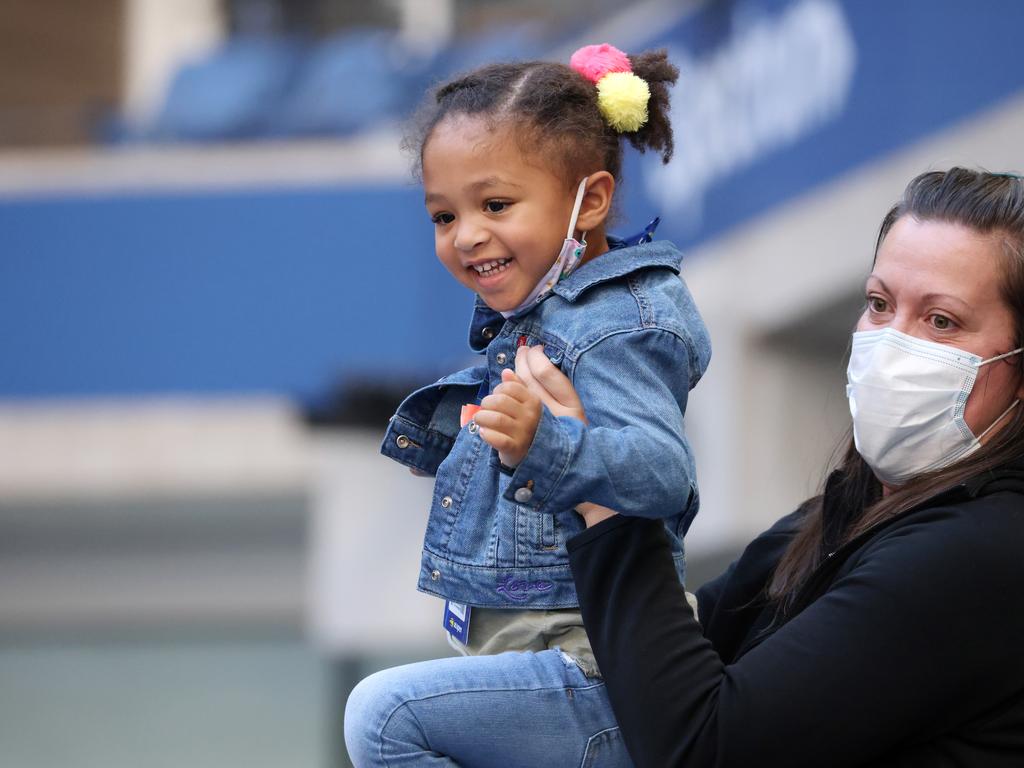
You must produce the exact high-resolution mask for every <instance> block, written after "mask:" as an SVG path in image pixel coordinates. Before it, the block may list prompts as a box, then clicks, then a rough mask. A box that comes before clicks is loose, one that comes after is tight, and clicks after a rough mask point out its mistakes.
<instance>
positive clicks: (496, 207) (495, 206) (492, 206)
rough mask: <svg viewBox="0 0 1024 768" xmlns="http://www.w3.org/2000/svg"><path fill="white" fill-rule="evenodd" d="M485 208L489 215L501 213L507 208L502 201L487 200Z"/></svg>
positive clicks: (506, 204)
mask: <svg viewBox="0 0 1024 768" xmlns="http://www.w3.org/2000/svg"><path fill="white" fill-rule="evenodd" d="M485 207H486V208H487V210H488V211H489V212H491V213H501V212H502V211H504V210H505V209H506V208H507V207H508V203H506V202H505V201H504V200H488V201H487V203H486V204H485Z"/></svg>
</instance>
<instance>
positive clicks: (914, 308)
mask: <svg viewBox="0 0 1024 768" xmlns="http://www.w3.org/2000/svg"><path fill="white" fill-rule="evenodd" d="M1004 258H1005V256H1004V254H1003V250H1002V240H1001V238H1000V237H999V236H997V235H992V234H981V233H978V232H976V231H974V230H972V229H970V228H968V227H964V226H962V225H959V224H951V223H947V222H941V221H918V220H917V219H915V218H914V217H913V216H903V217H901V218H900V219H899V220H897V222H896V223H895V224H894V225H893V227H892V229H891V230H889V233H888V234H887V235H886V237H885V240H884V241H883V242H882V245H881V246H880V247H879V249H878V257H877V258H876V259H875V266H874V269H873V270H872V272H871V275H870V276H869V277H868V281H867V286H866V292H867V294H866V295H867V306H866V307H865V309H864V314H863V315H861V318H860V320H859V321H858V323H857V330H858V331H873V330H880V329H882V328H893V329H895V330H897V331H900V332H902V333H905V334H907V335H909V336H915V337H917V338H920V339H927V340H928V341H934V342H938V343H940V344H949V345H950V346H953V347H957V348H958V349H962V350H964V351H966V352H973V353H974V354H976V355H979V356H980V357H982V358H984V359H987V358H990V357H995V356H996V355H1001V354H1003V353H1004V352H1009V351H1010V350H1012V349H1014V348H1015V346H1014V322H1013V315H1012V313H1011V312H1010V309H1009V308H1008V307H1007V306H1006V304H1005V302H1004V301H1003V297H1002V295H1001V293H1000V286H1001V284H1002V281H1003V280H1004V279H1005V278H1004V276H1003V267H1002V264H1003V259H1004ZM1014 399H1024V382H1022V381H1021V375H1020V359H1019V357H1017V356H1013V357H1009V358H1006V359H1004V360H997V361H995V362H993V363H989V364H988V365H985V366H982V367H981V369H980V370H979V371H978V378H977V380H976V381H975V383H974V388H973V389H972V390H971V394H970V397H968V399H967V405H966V407H965V409H964V421H965V422H966V423H967V426H968V427H970V428H971V431H972V432H973V433H974V434H975V435H980V434H981V433H982V432H984V431H985V429H987V428H988V427H989V426H990V425H991V424H993V423H994V422H995V421H996V419H998V418H999V416H1000V414H1001V413H1003V411H1005V410H1006V408H1007V407H1009V405H1010V404H1011V403H1012V402H1013V401H1014ZM1005 423H1006V422H1005V421H1004V422H1003V424H1005ZM1003 424H1000V425H997V426H996V427H995V428H994V429H993V430H992V432H989V433H988V435H986V436H985V438H984V439H983V441H984V440H987V439H988V438H989V437H991V436H992V434H994V432H996V431H997V430H998V429H999V428H1000V427H1001V426H1002V425H1003Z"/></svg>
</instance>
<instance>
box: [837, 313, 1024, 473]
mask: <svg viewBox="0 0 1024 768" xmlns="http://www.w3.org/2000/svg"><path fill="white" fill-rule="evenodd" d="M1022 350H1024V347H1022V348H1020V349H1015V350H1013V351H1011V352H1007V353H1006V354H1003V355H998V356H996V357H991V358H989V359H988V360H982V359H981V357H979V356H978V355H975V354H971V353H970V352H965V351H963V350H962V349H957V348H956V347H951V346H949V345H946V344H938V343H936V342H933V341H925V340H924V339H917V338H914V337H913V336H908V335H906V334H905V333H900V332H899V331H897V330H894V329H892V328H885V329H883V330H880V331H858V332H856V333H854V334H853V351H852V353H851V354H850V365H849V367H848V368H847V372H846V377H847V385H846V396H847V398H849V401H850V413H851V415H852V416H853V439H854V442H855V443H856V446H857V452H858V453H860V455H861V456H862V457H863V458H864V461H866V462H867V464H868V466H869V467H871V469H872V470H873V471H874V473H875V476H876V477H877V478H878V479H879V480H881V481H882V482H883V483H885V484H886V485H893V486H895V485H901V484H902V483H905V482H906V481H907V480H909V479H910V478H912V477H914V476H916V475H919V474H922V473H924V472H930V471H933V470H937V469H941V468H942V467H946V466H949V465H950V464H952V463H953V462H955V461H958V460H959V459H962V458H964V457H965V456H967V455H969V454H971V453H973V452H974V451H976V450H977V449H978V447H979V446H980V445H981V442H980V439H981V438H982V437H984V436H985V435H986V434H987V433H988V432H989V430H991V429H992V427H994V426H995V425H996V424H998V423H999V422H1000V421H1001V420H1002V418H1003V417H1004V416H1006V414H1008V413H1009V412H1010V411H1011V410H1012V409H1013V408H1014V407H1015V406H1016V405H1017V402H1018V401H1017V400H1014V401H1013V403H1011V404H1010V407H1009V408H1007V409H1006V410H1005V411H1003V413H1002V414H1001V415H1000V416H999V418H997V419H996V420H995V421H994V422H992V424H990V425H989V426H988V427H987V428H986V429H985V431H984V432H982V433H981V434H980V435H978V436H977V437H975V436H974V433H973V432H971V430H970V428H969V427H968V426H967V423H966V422H965V421H964V406H965V405H966V404H967V397H968V395H970V394H971V389H972V388H973V387H974V382H975V379H977V377H978V369H979V368H980V367H981V366H983V365H988V364H989V363H992V362H995V361H996V360H1002V359H1003V358H1004V357H1010V356H1011V355H1016V354H1018V353H1019V352H1021V351H1022Z"/></svg>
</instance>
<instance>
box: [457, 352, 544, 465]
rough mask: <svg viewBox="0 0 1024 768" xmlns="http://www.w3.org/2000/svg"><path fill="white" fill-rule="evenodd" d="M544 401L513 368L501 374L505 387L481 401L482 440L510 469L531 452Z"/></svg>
mask: <svg viewBox="0 0 1024 768" xmlns="http://www.w3.org/2000/svg"><path fill="white" fill-rule="evenodd" d="M542 407H543V406H541V402H540V398H539V397H537V395H535V394H533V392H531V391H530V390H529V389H527V388H526V385H525V384H524V383H523V382H522V381H521V380H520V379H519V377H518V376H516V375H515V373H513V372H512V371H511V370H510V369H508V368H506V369H505V370H503V371H502V372H501V384H499V385H498V386H496V387H495V388H494V391H493V392H492V393H491V394H489V395H488V396H487V397H485V398H484V399H483V400H481V401H480V410H479V411H477V413H476V415H475V416H474V417H473V421H475V422H476V423H477V426H478V427H480V437H481V438H483V440H484V442H485V443H487V444H488V445H489V446H491V447H492V448H494V449H495V450H496V451H497V452H498V459H499V460H500V461H501V463H502V464H504V465H505V466H506V467H515V466H518V465H519V462H521V461H522V460H523V458H524V457H525V456H526V453H527V451H529V450H530V444H531V443H532V442H533V438H534V435H536V434H537V425H538V424H539V423H540V414H541V408H542Z"/></svg>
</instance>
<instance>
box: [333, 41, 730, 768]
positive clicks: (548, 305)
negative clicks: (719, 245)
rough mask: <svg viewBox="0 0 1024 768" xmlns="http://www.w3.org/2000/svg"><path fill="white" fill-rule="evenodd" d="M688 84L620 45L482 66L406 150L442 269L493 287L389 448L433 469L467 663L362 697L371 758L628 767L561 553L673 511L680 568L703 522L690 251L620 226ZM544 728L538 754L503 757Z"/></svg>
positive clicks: (362, 731) (441, 562) (442, 570)
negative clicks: (564, 384) (698, 520)
mask: <svg viewBox="0 0 1024 768" xmlns="http://www.w3.org/2000/svg"><path fill="white" fill-rule="evenodd" d="M677 75H678V71H677V70H676V68H675V67H674V66H672V65H671V64H670V63H669V62H668V60H667V58H666V55H665V53H664V51H657V52H648V53H644V54H640V55H637V56H627V55H626V54H624V53H622V52H621V51H619V50H617V49H615V48H613V47H612V46H610V45H600V46H587V47H586V48H582V49H580V50H579V51H577V52H576V53H575V54H574V55H573V57H572V59H571V62H570V66H565V65H563V64H557V63H548V62H528V63H513V64H496V65H490V66H485V67H482V68H480V69H478V70H475V71H473V72H471V73H469V74H467V75H465V76H463V77H459V78H457V79H455V80H453V81H451V82H449V83H447V84H446V85H443V86H441V87H440V88H439V89H437V91H436V92H435V94H434V98H433V99H432V100H431V101H430V103H428V105H427V107H426V108H425V111H424V112H423V113H421V115H420V121H419V123H418V126H419V129H418V132H417V134H416V135H415V136H414V137H412V138H411V139H410V140H409V141H408V144H409V145H410V146H411V147H412V148H413V149H415V150H418V156H419V159H420V170H421V173H422V180H423V187H424V192H425V202H426V208H427V212H428V214H429V216H430V217H431V219H432V221H433V222H434V232H435V248H436V251H437V256H438V258H439V259H440V260H441V262H442V263H443V264H444V266H445V267H446V268H447V269H448V270H449V271H450V272H451V273H452V275H453V276H454V277H455V279H456V280H458V281H459V282H460V283H462V284H463V285H465V286H466V287H467V288H469V289H470V290H471V291H473V292H474V293H475V294H476V295H477V300H476V305H475V309H474V314H473V318H472V322H471V324H470V330H469V343H470V346H471V347H472V349H473V350H474V351H476V352H479V353H481V354H482V355H484V356H485V361H484V362H483V363H482V364H481V365H478V366H476V367H473V368H469V369H466V370H463V371H459V372H457V373H454V374H451V375H450V376H446V377H444V378H442V379H441V380H440V381H438V382H436V383H435V384H432V385H430V386H428V387H425V388H423V389H420V390H418V391H416V392H414V393H413V394H411V395H410V396H409V397H408V398H406V400H405V401H404V402H403V403H402V404H401V405H400V407H399V408H398V411H397V413H396V414H395V415H394V416H393V417H392V419H391V422H390V424H389V427H388V430H387V434H386V435H385V438H384V442H383V445H382V452H383V453H384V454H385V455H387V456H389V457H391V458H393V459H395V460H397V461H399V462H401V463H403V464H406V465H407V466H409V467H410V468H411V469H412V470H413V471H415V472H417V473H423V474H428V475H434V476H435V478H436V479H435V484H434V495H433V503H432V505H431V510H430V517H429V521H428V524H427V531H426V536H425V541H424V548H423V558H422V565H421V571H420V577H419V588H420V589H421V590H422V591H425V592H429V593H431V594H435V595H437V596H439V597H442V598H445V600H446V601H447V602H446V607H445V615H444V625H445V628H446V630H447V631H448V633H449V635H450V638H451V642H453V644H454V645H455V646H456V647H457V648H458V649H459V650H460V651H461V652H463V653H464V654H466V655H468V656H470V658H455V659H442V660H438V661H434V662H426V663H424V664H419V665H410V666H407V667H400V668H397V669H393V670H387V671H385V672H382V673H378V674H377V675H374V676H372V677H370V678H368V679H367V680H364V681H363V682H362V683H360V685H359V686H358V687H357V689H356V691H354V692H353V694H352V696H351V697H350V699H349V703H348V706H347V710H346V721H345V730H346V741H347V743H348V748H349V752H350V755H351V757H352V759H353V760H354V762H355V764H356V765H357V766H359V768H362V766H368V765H396V764H399V763H401V764H407V762H402V760H403V759H404V760H405V761H408V762H411V763H414V764H419V763H418V762H416V760H417V758H416V756H417V755H419V757H420V758H422V759H423V760H424V764H445V765H451V764H453V763H452V762H451V761H452V760H454V761H455V764H459V765H474V766H476V765H486V764H492V763H493V764H495V765H501V766H506V767H507V766H512V765H520V764H521V765H529V766H534V767H536V766H540V765H559V766H561V765H577V764H581V760H582V759H583V758H584V755H585V754H587V753H588V750H594V749H596V748H597V746H596V745H597V744H598V743H600V744H601V749H602V750H605V751H607V750H609V749H611V750H613V752H614V750H615V749H618V750H620V751H621V756H622V760H623V761H624V762H623V763H622V764H627V765H628V764H629V763H628V757H626V756H625V752H624V748H623V747H622V746H621V744H619V745H617V746H612V745H611V744H610V743H609V742H613V741H615V740H616V739H617V729H616V727H615V723H614V718H613V716H612V714H611V709H610V706H609V705H608V703H607V699H606V697H605V696H604V692H603V685H601V683H600V679H599V672H598V670H597V668H596V664H595V662H594V658H593V653H592V652H591V650H590V645H589V642H588V640H587V636H586V632H585V631H584V629H583V622H582V619H581V617H580V614H579V611H578V608H577V603H576V595H575V590H574V587H573V581H572V576H571V574H570V571H569V566H568V557H567V553H566V547H565V543H566V541H567V540H568V539H569V538H571V537H572V536H573V535H575V534H576V533H578V532H579V531H581V530H582V529H583V527H584V524H583V521H582V520H581V518H580V517H579V515H578V514H577V513H576V512H574V511H573V510H574V508H576V507H577V506H578V505H580V504H581V503H583V502H592V503H595V504H599V505H603V506H606V507H610V508H612V509H614V510H616V511H618V512H620V513H622V514H626V515H640V516H645V517H657V518H661V519H663V520H664V522H665V527H666V530H667V533H668V535H669V537H670V539H671V541H672V543H673V547H674V550H675V554H676V564H677V569H678V572H679V577H680V579H682V577H683V570H684V566H683V545H682V536H683V534H684V533H685V532H686V530H687V528H688V526H689V524H690V522H691V520H692V519H693V516H694V514H696V511H697V489H696V483H695V475H694V462H693V458H692V455H691V451H690V448H689V445H688V443H687V440H686V437H685V436H684V434H683V414H684V411H685V408H686V400H687V396H688V392H689V390H690V389H691V388H692V387H693V386H694V385H695V384H696V382H697V380H698V379H699V378H700V376H701V375H702V374H703V372H704V370H705V368H706V367H707V364H708V359H709V356H710V344H709V340H708V336H707V331H706V329H705V327H704V324H703V322H702V320H701V318H700V316H699V314H698V313H697V310H696V307H695V306H694V303H693V300H692V298H691V297H690V294H689V292H688V291H687V289H686V287H685V285H684V283H683V282H682V280H680V278H679V276H678V272H679V265H680V261H681V258H682V257H681V254H680V253H679V251H678V250H676V248H675V247H674V246H672V245H671V244H670V243H667V242H650V239H651V233H652V231H653V224H654V223H652V226H651V227H649V228H648V230H647V231H646V232H645V233H643V234H642V235H640V236H636V237H634V238H631V239H628V240H621V239H618V238H615V237H614V236H612V235H610V234H607V233H606V229H605V226H606V222H607V219H608V217H609V213H610V211H611V210H612V203H613V196H614V191H615V187H616V184H617V183H618V182H619V175H620V168H621V163H622V144H621V140H622V139H623V138H625V139H627V140H628V141H629V142H630V143H631V144H632V145H633V146H634V147H636V148H637V149H639V150H640V151H644V150H647V149H653V150H656V151H658V152H660V153H661V155H662V158H663V160H664V162H668V160H669V158H670V157H671V154H672V147H673V145H672V131H671V127H670V125H669V120H668V85H670V84H672V83H674V82H675V80H676V77H677ZM655 223H656V222H655ZM538 348H543V352H544V354H545V355H546V356H547V357H548V359H550V360H551V362H553V363H554V364H556V365H557V366H558V367H559V368H560V369H561V370H562V372H563V373H565V375H566V376H568V378H569V379H570V380H571V381H572V383H573V385H574V386H575V388H576V390H577V391H578V393H579V395H580V398H581V400H582V402H583V406H584V408H585V411H586V418H587V423H584V422H583V421H582V420H580V419H579V418H574V417H573V416H571V415H562V412H561V411H559V409H557V408H555V409H552V408H549V407H547V406H545V405H544V403H543V402H542V399H541V397H540V396H539V395H538V394H537V387H536V384H535V382H531V381H530V380H529V375H528V370H529V368H528V365H527V364H526V356H527V355H528V354H537V353H538ZM517 371H518V374H519V375H517ZM503 651H519V652H523V651H526V652H529V653H516V654H502V655H495V654H500V653H501V652H503ZM510 723H514V725H513V726H512V731H511V732H510V731H509V726H510ZM527 732H528V733H529V738H528V740H527V741H528V742H529V747H528V748H527V747H526V745H525V744H524V743H523V742H522V739H520V740H519V741H517V742H515V745H514V747H510V748H509V749H504V750H502V749H501V748H500V747H498V748H496V747H495V745H496V744H497V743H498V741H500V739H501V738H503V737H502V735H501V734H505V735H506V736H510V734H511V733H518V734H519V736H520V737H523V736H525V734H526V733H527ZM599 734H605V735H604V736H602V737H601V738H600V739H598V742H594V739H595V738H597V737H598V735H599ZM496 740H498V741H496ZM513 752H514V754H512V753H513ZM427 755H433V756H434V758H435V760H436V762H432V761H431V760H429V759H427ZM438 755H443V756H445V757H446V758H448V759H445V760H438V759H437V756H438ZM400 757H401V758H402V759H400ZM602 764H603V763H602ZM609 764H618V763H609Z"/></svg>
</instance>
